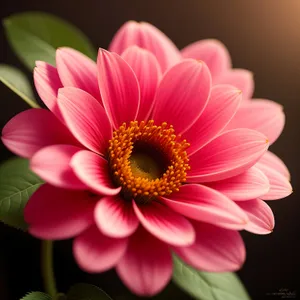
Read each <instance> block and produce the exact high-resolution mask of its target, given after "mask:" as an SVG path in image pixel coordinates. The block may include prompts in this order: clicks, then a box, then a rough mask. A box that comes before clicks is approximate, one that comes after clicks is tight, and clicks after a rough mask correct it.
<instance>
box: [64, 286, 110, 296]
mask: <svg viewBox="0 0 300 300" xmlns="http://www.w3.org/2000/svg"><path fill="white" fill-rule="evenodd" d="M67 300H112V299H111V298H110V297H109V296H108V295H107V294H106V293H105V292H103V291H102V290H101V289H99V288H98V287H97V286H95V285H92V284H86V283H78V284H75V285H74V286H72V287H71V288H70V290H69V292H68V293H67Z"/></svg>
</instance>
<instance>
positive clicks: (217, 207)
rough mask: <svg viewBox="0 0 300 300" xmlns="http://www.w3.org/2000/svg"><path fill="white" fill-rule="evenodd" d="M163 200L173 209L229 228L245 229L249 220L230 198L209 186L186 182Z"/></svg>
mask: <svg viewBox="0 0 300 300" xmlns="http://www.w3.org/2000/svg"><path fill="white" fill-rule="evenodd" d="M161 201H162V202H163V203H164V204H165V205H167V206H169V207H170V208H171V209H172V210H174V211H176V212H178V213H180V214H182V215H184V216H186V217H188V218H191V219H195V220H198V221H203V222H207V223H211V224H215V225H217V226H220V227H225V228H228V229H243V228H244V227H245V224H246V223H247V221H248V218H247V216H246V214H245V213H244V212H243V211H242V210H241V209H240V208H239V207H238V206H237V205H236V204H235V203H234V202H233V201H231V200H230V199H228V198H227V197H226V196H224V195H223V194H221V193H219V192H218V191H215V190H213V189H211V188H209V187H206V186H203V185H200V184H186V185H183V186H181V187H180V190H179V192H176V193H173V194H171V195H170V196H169V198H166V197H161Z"/></svg>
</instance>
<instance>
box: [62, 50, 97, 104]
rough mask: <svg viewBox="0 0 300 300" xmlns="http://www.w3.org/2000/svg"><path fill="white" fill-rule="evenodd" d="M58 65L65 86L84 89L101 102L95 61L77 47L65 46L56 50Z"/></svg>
mask: <svg viewBox="0 0 300 300" xmlns="http://www.w3.org/2000/svg"><path fill="white" fill-rule="evenodd" d="M56 65H57V71H58V74H59V77H60V79H61V82H62V83H63V85H64V86H65V87H76V88H79V89H81V90H84V91H86V92H88V93H89V94H91V95H92V96H93V97H94V98H96V99H97V100H98V101H99V102H101V97H100V92H99V87H98V81H97V65H96V63H95V62H94V61H92V60H91V59H90V58H88V57H87V56H85V55H84V54H82V53H81V52H79V51H77V50H75V49H71V48H67V47H63V48H59V49H57V51H56Z"/></svg>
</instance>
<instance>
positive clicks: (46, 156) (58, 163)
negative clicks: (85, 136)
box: [30, 145, 86, 189]
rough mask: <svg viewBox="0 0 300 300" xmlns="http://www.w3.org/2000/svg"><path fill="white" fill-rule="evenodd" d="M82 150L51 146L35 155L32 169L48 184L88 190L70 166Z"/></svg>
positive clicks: (69, 146) (72, 147) (73, 147)
mask: <svg viewBox="0 0 300 300" xmlns="http://www.w3.org/2000/svg"><path fill="white" fill-rule="evenodd" d="M80 150H82V149H81V148H79V147H75V146H72V145H51V146H48V147H45V148H42V149H41V150H39V151H38V152H36V153H35V154H34V156H33V157H32V159H31V161H30V168H31V169H32V170H33V171H34V172H35V173H36V174H37V175H39V176H40V177H41V178H42V179H43V180H45V181H47V182H48V183H50V184H52V185H54V186H57V187H61V188H66V189H86V185H85V184H83V183H82V182H81V181H80V180H79V179H78V177H77V176H76V175H75V173H74V171H73V170H72V168H71V166H70V161H71V158H72V156H73V155H74V154H75V153H76V152H78V151H80Z"/></svg>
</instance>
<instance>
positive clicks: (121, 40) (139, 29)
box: [109, 21, 181, 71]
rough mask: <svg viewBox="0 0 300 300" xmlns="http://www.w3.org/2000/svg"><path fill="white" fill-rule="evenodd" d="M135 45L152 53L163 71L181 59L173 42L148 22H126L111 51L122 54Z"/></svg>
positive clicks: (114, 39) (111, 45)
mask: <svg viewBox="0 0 300 300" xmlns="http://www.w3.org/2000/svg"><path fill="white" fill-rule="evenodd" d="M134 45H136V46H139V47H141V48H144V49H146V50H148V51H150V52H152V53H153V54H154V55H155V56H156V58H157V60H158V62H159V64H160V66H161V68H162V71H165V70H166V69H167V68H169V67H170V66H172V65H174V64H175V63H177V62H179V61H180V59H181V57H180V52H179V51H178V49H177V48H176V46H175V45H174V44H173V42H172V41H171V40H170V39H169V38H168V37H167V36H166V35H165V34H164V33H162V32H161V31H160V30H158V29H157V28H156V27H154V26H153V25H151V24H149V23H146V22H141V23H137V22H134V21H129V22H126V23H125V24H124V25H123V26H122V27H121V28H120V29H119V31H118V32H117V33H116V34H115V36H114V38H113V40H112V42H111V44H110V46H109V51H112V52H116V53H118V54H121V53H122V52H123V51H124V50H125V49H126V48H128V47H130V46H134Z"/></svg>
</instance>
